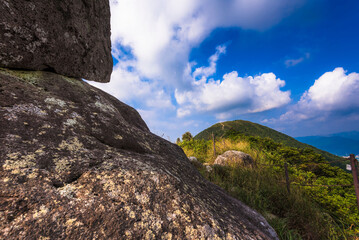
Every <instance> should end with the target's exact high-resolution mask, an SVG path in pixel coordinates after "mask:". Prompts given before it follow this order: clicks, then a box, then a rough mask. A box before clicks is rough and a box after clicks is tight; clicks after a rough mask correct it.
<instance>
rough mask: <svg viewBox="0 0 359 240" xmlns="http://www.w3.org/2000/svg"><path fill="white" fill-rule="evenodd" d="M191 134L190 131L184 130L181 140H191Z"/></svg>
mask: <svg viewBox="0 0 359 240" xmlns="http://www.w3.org/2000/svg"><path fill="white" fill-rule="evenodd" d="M192 138H193V137H192V134H191V133H190V132H185V133H184V134H183V135H182V141H184V142H185V141H191V140H192Z"/></svg>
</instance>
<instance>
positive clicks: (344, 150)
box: [296, 132, 359, 156]
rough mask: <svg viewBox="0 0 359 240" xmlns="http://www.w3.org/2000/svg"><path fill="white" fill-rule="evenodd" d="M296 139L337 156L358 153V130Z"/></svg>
mask: <svg viewBox="0 0 359 240" xmlns="http://www.w3.org/2000/svg"><path fill="white" fill-rule="evenodd" d="M296 139H297V140H298V141H301V142H303V143H306V144H310V145H312V146H314V147H316V148H319V149H322V150H324V151H327V152H330V153H333V154H335V155H339V156H347V155H349V154H350V153H354V154H356V155H358V154H359V132H343V133H336V134H332V135H327V136H307V137H297V138H296Z"/></svg>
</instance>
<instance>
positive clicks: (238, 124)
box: [194, 120, 343, 168]
mask: <svg viewBox="0 0 359 240" xmlns="http://www.w3.org/2000/svg"><path fill="white" fill-rule="evenodd" d="M229 131H236V132H238V133H241V134H244V135H247V136H257V137H262V138H265V137H269V138H271V139H273V140H274V141H275V142H279V143H283V144H284V145H286V146H289V147H296V148H311V149H314V150H315V151H316V152H318V153H320V154H321V155H322V156H323V157H325V158H326V159H327V160H328V161H329V162H331V161H337V160H340V157H338V156H336V155H334V154H332V153H329V152H326V151H323V150H320V149H318V148H316V147H313V146H311V145H308V144H306V143H302V142H300V141H298V140H296V139H295V138H292V137H290V136H288V135H286V134H284V133H281V132H278V131H276V130H274V129H271V128H269V127H266V126H263V125H260V124H257V123H253V122H249V121H244V120H235V121H228V122H221V123H217V124H214V125H213V126H211V127H209V128H207V129H205V130H203V131H202V132H200V133H198V134H197V135H196V136H195V137H194V138H195V139H205V140H208V139H211V136H212V133H213V134H214V135H215V136H216V137H222V136H224V135H225V134H226V133H227V132H229ZM335 165H337V166H340V167H342V168H343V165H342V164H335Z"/></svg>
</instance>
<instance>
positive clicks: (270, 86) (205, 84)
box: [175, 46, 290, 119]
mask: <svg viewBox="0 0 359 240" xmlns="http://www.w3.org/2000/svg"><path fill="white" fill-rule="evenodd" d="M224 52H225V47H223V46H219V47H217V51H216V53H215V54H214V55H212V56H211V57H210V59H209V66H208V67H199V68H196V69H195V70H194V71H193V74H192V78H193V80H192V88H191V89H190V90H183V91H181V90H178V89H176V91H175V98H176V101H177V103H178V104H179V108H178V110H177V116H178V117H184V116H187V115H190V114H192V113H194V112H202V113H203V112H213V113H216V116H217V118H219V119H225V118H228V117H230V116H231V115H233V114H241V113H255V112H263V111H266V110H269V109H273V108H277V107H280V106H283V105H285V104H287V103H289V102H290V92H289V91H285V92H284V91H281V90H280V88H281V87H284V85H285V82H284V81H283V80H280V79H279V78H277V77H276V76H275V75H274V74H273V73H265V74H262V75H259V76H255V77H252V76H248V77H244V78H243V77H239V76H238V73H237V72H236V71H233V72H231V73H227V74H225V75H224V76H223V79H221V80H214V79H208V77H209V76H211V75H212V74H214V73H215V72H216V62H217V61H218V58H219V56H220V55H221V54H223V53H224ZM198 76H200V79H199V80H198V79H197V78H198Z"/></svg>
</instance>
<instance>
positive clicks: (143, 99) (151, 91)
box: [91, 60, 175, 109]
mask: <svg viewBox="0 0 359 240" xmlns="http://www.w3.org/2000/svg"><path fill="white" fill-rule="evenodd" d="M133 63H134V62H133V61H131V60H128V61H122V62H120V63H118V64H117V65H116V66H115V67H114V69H113V72H112V75H111V81H110V82H109V83H97V82H91V84H92V85H94V86H95V87H98V88H100V89H102V90H104V91H105V92H108V93H110V94H111V95H113V96H115V97H116V98H118V99H120V100H121V101H124V102H126V103H128V104H131V105H141V106H143V107H151V108H162V109H174V108H175V107H174V106H173V104H172V102H171V96H170V95H169V94H167V93H166V92H165V91H164V89H163V88H162V87H160V86H158V85H156V84H155V83H153V82H151V81H149V80H148V81H143V80H142V79H141V77H140V75H139V73H138V72H136V71H135V70H134V68H133Z"/></svg>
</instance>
